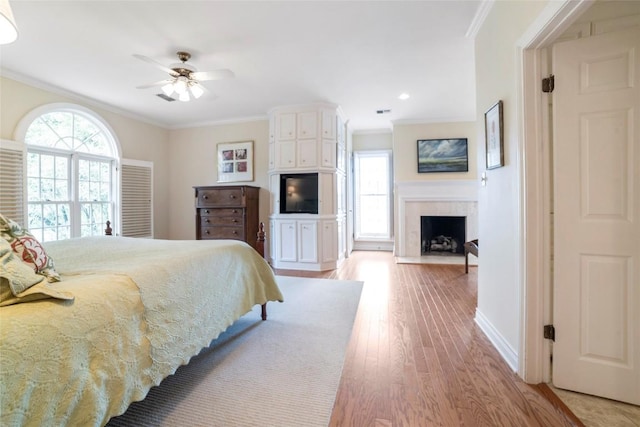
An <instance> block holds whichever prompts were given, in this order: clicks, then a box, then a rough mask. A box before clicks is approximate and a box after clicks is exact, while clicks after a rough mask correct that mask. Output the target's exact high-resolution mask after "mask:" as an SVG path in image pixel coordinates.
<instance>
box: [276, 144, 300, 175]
mask: <svg viewBox="0 0 640 427" xmlns="http://www.w3.org/2000/svg"><path fill="white" fill-rule="evenodd" d="M275 151H276V165H275V166H276V168H278V169H287V168H293V167H295V166H296V142H295V141H294V140H291V141H276V144H275Z"/></svg>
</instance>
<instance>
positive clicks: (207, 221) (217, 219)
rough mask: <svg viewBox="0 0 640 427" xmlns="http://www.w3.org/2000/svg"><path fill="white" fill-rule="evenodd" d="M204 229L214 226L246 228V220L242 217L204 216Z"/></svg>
mask: <svg viewBox="0 0 640 427" xmlns="http://www.w3.org/2000/svg"><path fill="white" fill-rule="evenodd" d="M200 224H201V225H202V227H203V228H204V227H209V226H212V225H223V226H225V227H242V226H244V218H243V217H242V216H203V217H202V218H201V219H200Z"/></svg>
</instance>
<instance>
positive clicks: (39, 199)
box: [24, 108, 118, 241]
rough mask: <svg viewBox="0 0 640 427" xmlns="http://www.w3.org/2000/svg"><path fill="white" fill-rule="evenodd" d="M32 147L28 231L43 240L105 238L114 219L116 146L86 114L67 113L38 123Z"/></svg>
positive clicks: (30, 131)
mask: <svg viewBox="0 0 640 427" xmlns="http://www.w3.org/2000/svg"><path fill="white" fill-rule="evenodd" d="M24 141H25V144H26V145H27V228H28V229H29V231H30V232H31V233H32V234H33V235H34V236H36V238H38V239H40V240H41V241H49V240H60V239H67V238H70V237H83V236H93V235H100V234H103V233H104V231H103V230H104V227H105V222H106V221H107V220H108V219H113V218H114V212H115V211H116V200H117V197H116V194H117V193H116V189H117V174H116V165H117V156H118V153H117V147H116V143H115V140H114V137H113V135H111V133H110V132H109V130H108V129H107V128H106V127H105V126H104V125H103V124H102V123H101V121H100V120H99V119H97V118H96V117H94V116H92V115H91V114H90V113H88V112H87V111H83V110H80V109H78V110H74V109H73V108H64V109H60V110H57V111H56V110H54V111H50V112H45V113H44V114H42V115H40V116H38V117H37V118H35V120H33V121H32V122H31V123H30V124H29V126H28V128H27V130H26V134H25V137H24Z"/></svg>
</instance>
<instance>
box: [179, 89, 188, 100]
mask: <svg viewBox="0 0 640 427" xmlns="http://www.w3.org/2000/svg"><path fill="white" fill-rule="evenodd" d="M178 99H179V100H180V101H182V102H189V101H190V100H191V97H190V96H189V92H188V91H184V92H182V93H181V94H180V96H179V97H178Z"/></svg>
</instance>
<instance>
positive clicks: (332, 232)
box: [322, 221, 338, 262]
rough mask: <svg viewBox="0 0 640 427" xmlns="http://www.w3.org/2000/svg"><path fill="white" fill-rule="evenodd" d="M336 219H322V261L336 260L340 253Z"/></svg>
mask: <svg viewBox="0 0 640 427" xmlns="http://www.w3.org/2000/svg"><path fill="white" fill-rule="evenodd" d="M336 229H337V224H336V221H322V262H330V261H335V260H336V259H338V258H337V253H338V241H337V237H338V236H337V230H336Z"/></svg>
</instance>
